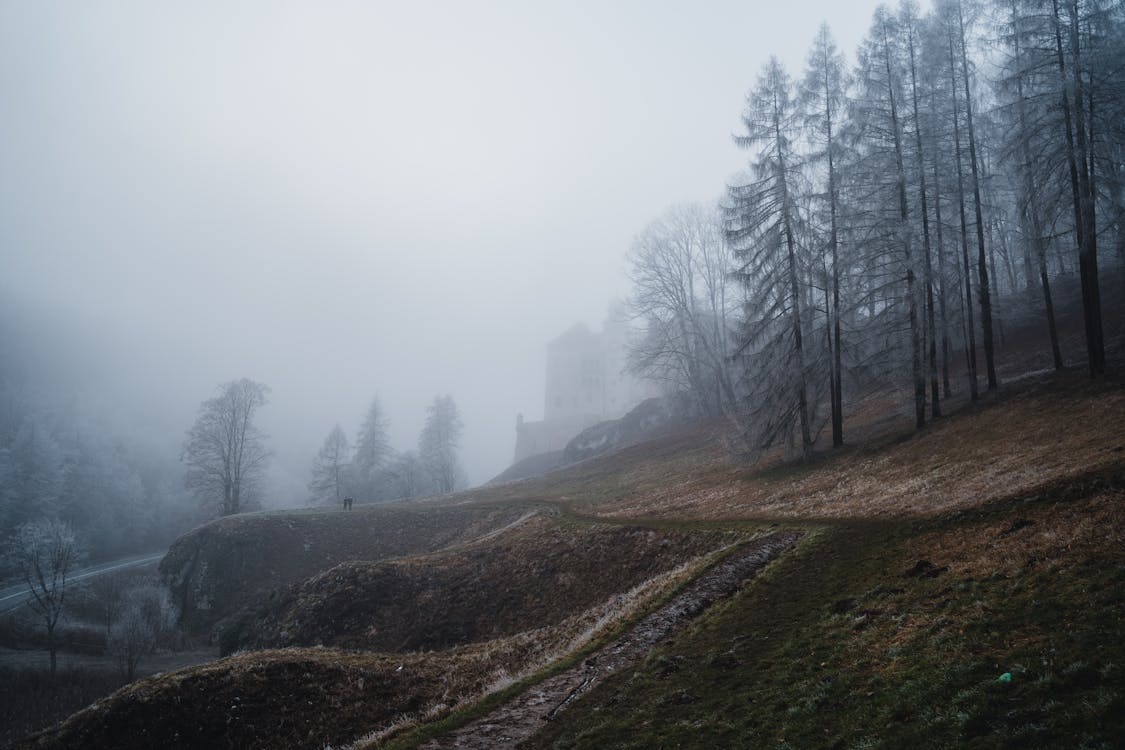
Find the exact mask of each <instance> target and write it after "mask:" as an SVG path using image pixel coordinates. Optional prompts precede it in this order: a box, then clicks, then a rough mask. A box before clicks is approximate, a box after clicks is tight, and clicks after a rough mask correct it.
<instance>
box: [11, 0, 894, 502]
mask: <svg viewBox="0 0 1125 750" xmlns="http://www.w3.org/2000/svg"><path fill="white" fill-rule="evenodd" d="M875 5H876V3H875V2H873V1H871V2H862V3H848V4H843V3H829V2H823V1H818V2H814V1H811V0H809V1H794V2H788V3H783V4H780V3H756V2H745V1H740V2H708V3H688V2H667V3H647V2H627V3H626V2H622V3H612V4H610V3H601V2H557V3H538V2H526V1H523V2H487V3H485V2H475V3H457V2H412V3H360V2H356V3H350V2H332V3H315V4H314V3H275V2H271V3H249V2H237V3H231V2H222V3H199V2H196V3H180V4H177V5H174V6H173V5H171V4H154V3H143V2H101V3H96V4H95V3H84V4H79V3H70V4H61V3H46V2H44V3H39V2H37V3H5V4H3V5H2V6H0V102H2V106H3V111H4V115H3V117H0V294H2V296H3V304H2V308H0V309H2V313H3V315H4V318H5V319H4V325H3V326H2V327H0V331H2V333H3V336H4V337H5V338H6V339H7V341H5V342H2V343H3V346H2V347H0V352H3V356H5V357H6V358H7V357H11V358H18V359H19V362H13V361H12V360H9V361H8V362H6V363H5V367H6V368H7V371H8V372H16V373H22V375H23V376H24V377H26V378H28V379H32V380H35V381H36V382H39V383H54V384H55V385H57V386H58V392H68V393H73V394H74V398H75V399H77V400H81V401H82V402H83V403H84V404H85V405H86V406H87V408H90V409H93V410H96V411H98V412H99V413H102V414H105V415H107V416H106V418H107V419H109V420H110V421H111V423H112V427H113V429H120V430H126V431H131V432H132V433H133V434H135V435H139V436H142V439H145V440H150V441H153V442H155V443H158V444H160V445H166V446H167V447H168V450H171V451H175V450H177V449H178V446H179V445H180V443H181V442H182V440H183V436H184V431H185V430H186V429H187V428H188V427H189V426H190V424H191V421H192V419H193V418H194V415H195V413H196V410H197V408H198V406H199V403H200V402H201V401H202V400H203V399H205V398H208V397H209V396H211V395H212V394H213V393H214V390H215V388H216V386H217V385H218V384H219V383H222V382H225V381H229V380H233V379H236V378H240V377H249V378H252V379H255V380H258V381H261V382H263V383H265V384H267V385H268V386H269V387H270V388H271V394H270V403H269V405H268V406H267V407H266V408H265V409H264V410H263V411H262V413H261V424H262V427H263V428H264V430H265V431H266V432H267V433H269V435H270V438H271V439H270V445H271V447H272V448H273V449H274V450H275V452H276V459H275V463H274V468H273V481H274V487H275V489H274V492H275V496H274V497H273V498H272V504H285V505H294V504H300V503H302V502H303V501H304V498H305V494H304V492H305V491H304V484H305V482H306V481H307V479H308V470H309V464H310V462H311V460H312V457H313V456H314V455H315V453H316V450H317V448H318V447H319V446H320V444H321V442H322V441H323V440H324V437H325V435H327V433H328V432H329V430H330V429H331V428H332V426H333V425H334V424H336V423H339V424H340V425H341V426H342V427H343V428H344V430H345V431H346V432H347V434H348V436H349V437H352V438H354V436H355V432H356V430H357V428H358V427H359V423H360V420H361V419H362V417H363V414H364V412H365V410H366V408H367V405H368V404H369V402H370V400H371V399H372V397H374V396H376V395H377V396H378V397H379V399H380V401H381V402H382V405H383V408H384V410H385V411H386V414H387V417H388V419H389V432H390V436H391V439H392V442H393V444H394V447H395V448H396V449H399V450H402V449H406V448H410V447H413V445H414V444H415V441H416V440H417V436H418V433H419V430H420V429H421V426H422V423H423V420H424V418H425V409H426V406H427V405H428V404H429V403H430V402H431V400H432V399H433V397H434V396H435V395H437V394H445V393H448V394H451V395H452V396H453V398H454V399H455V400H456V403H457V405H458V406H459V408H460V411H461V415H462V417H463V420H464V423H465V433H464V438H463V441H462V445H461V459H462V461H463V463H464V465H465V468H466V470H467V472H468V477H469V480H470V481H471V482H472V483H474V484H475V483H480V482H483V481H487V480H488V479H489V478H490V477H492V476H494V475H495V474H497V473H498V472H500V471H501V470H502V469H504V468H505V467H506V466H507V465H508V464H509V463H510V462H511V458H512V451H513V447H514V441H515V429H514V425H515V419H516V415H517V414H518V413H522V414H523V415H524V416H525V417H526V418H528V419H538V418H540V417H541V416H542V410H543V403H542V402H543V378H544V352H545V349H544V347H545V344H546V342H547V341H548V340H549V339H551V338H553V337H554V336H556V335H557V334H559V333H561V332H562V331H564V330H565V329H567V328H568V327H570V326H571V325H572V324H574V323H575V322H579V321H582V322H585V323H586V324H587V325H589V326H590V327H591V328H598V327H599V326H600V325H601V323H602V319H603V318H604V316H605V314H606V311H607V308H608V306H609V304H610V302H611V300H613V299H615V298H619V297H621V296H623V295H626V294H627V293H628V285H627V282H626V279H625V275H624V262H623V255H624V253H625V252H626V251H627V249H628V247H629V245H630V242H631V239H632V237H633V236H634V235H635V234H636V233H637V232H638V231H640V230H641V229H642V228H643V227H644V225H645V224H646V223H647V222H648V221H649V220H650V219H652V218H653V217H654V216H656V215H657V214H658V213H659V212H660V211H662V210H663V209H664V208H665V207H666V206H668V205H670V204H673V203H677V202H681V201H710V200H715V199H717V198H718V197H720V196H721V194H722V192H723V190H724V185H725V183H726V181H727V179H728V178H729V177H730V175H731V174H732V173H734V172H736V171H738V170H739V169H740V168H742V167H743V165H744V163H745V156H744V154H742V153H740V152H739V151H738V150H737V149H736V148H735V146H734V145H733V142H732V139H731V133H733V132H735V131H736V130H737V129H738V127H739V124H740V121H739V116H740V113H741V112H742V109H743V105H744V97H745V94H746V91H747V90H748V88H749V87H750V86H751V85H752V84H753V82H754V80H755V78H756V76H757V74H758V71H759V69H760V68H761V66H762V65H763V63H764V62H765V61H766V59H767V58H768V56H769V54H771V53H776V54H778V55H779V56H780V57H781V58H782V60H783V61H784V62H785V63H786V65H787V66H788V67H789V69H790V72H791V74H794V75H795V74H797V73H799V71H800V70H801V68H802V67H803V63H804V56H805V53H806V50H807V49H808V46H809V43H810V42H811V40H812V37H813V35H814V33H815V31H816V26H817V22H818V21H819V20H825V21H827V22H828V23H829V24H830V26H831V28H832V31H833V33H834V35H835V36H836V38H837V41H838V43H839V45H840V47H841V49H844V50H853V49H855V47H856V44H857V42H858V40H859V39H860V37H861V35H862V34H863V32H864V31H865V30H866V27H867V24H868V22H869V19H870V17H871V11H872V9H873V8H874V6H875Z"/></svg>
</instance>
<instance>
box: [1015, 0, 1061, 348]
mask: <svg viewBox="0 0 1125 750" xmlns="http://www.w3.org/2000/svg"><path fill="white" fill-rule="evenodd" d="M1018 23H1019V13H1018V8H1017V5H1016V3H1015V2H1013V3H1012V30H1013V39H1014V45H1015V63H1016V112H1017V115H1018V117H1019V127H1020V150H1021V152H1022V154H1021V155H1022V157H1023V189H1024V193H1025V199H1024V210H1023V211H1021V212H1020V213H1021V214H1022V215H1024V216H1025V217H1026V220H1027V223H1028V224H1029V225H1030V227H1029V228H1030V230H1031V242H1028V243H1025V246H1026V247H1028V248H1034V254H1035V258H1036V260H1037V265H1038V270H1039V283H1040V286H1041V287H1042V290H1043V306H1044V308H1045V313H1046V317H1047V331H1048V335H1049V337H1050V341H1051V357H1052V359H1053V361H1054V366H1055V369H1056V370H1061V369H1063V358H1062V351H1061V350H1060V349H1059V333H1058V328H1057V326H1056V325H1055V306H1054V304H1053V302H1052V301H1051V278H1050V274H1048V273H1047V248H1046V238H1045V237H1044V236H1043V222H1042V219H1041V218H1040V215H1039V192H1038V188H1037V186H1036V184H1035V170H1034V165H1033V161H1032V155H1031V133H1030V132H1029V131H1028V125H1027V108H1026V100H1025V98H1024V93H1023V77H1024V75H1023V52H1022V48H1021V47H1020V35H1019V27H1018ZM1031 254H1032V253H1031V252H1030V250H1029V251H1028V252H1025V253H1024V256H1025V258H1026V259H1027V260H1028V261H1029V262H1030V258H1031ZM1028 273H1029V274H1030V269H1028ZM1031 283H1032V281H1031V277H1030V275H1029V276H1028V287H1029V288H1030V286H1031Z"/></svg>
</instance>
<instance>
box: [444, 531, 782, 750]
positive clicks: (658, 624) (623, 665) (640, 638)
mask: <svg viewBox="0 0 1125 750" xmlns="http://www.w3.org/2000/svg"><path fill="white" fill-rule="evenodd" d="M800 537H801V534H800V532H797V531H784V532H778V533H775V534H772V535H770V536H767V537H763V538H761V539H755V540H753V541H750V542H747V543H745V544H744V545H743V546H742V547H741V548H740V549H738V550H736V551H735V552H734V553H732V554H731V555H729V556H727V558H726V559H724V560H723V561H722V562H720V563H718V564H717V565H715V566H714V567H712V568H711V569H709V570H708V571H707V572H705V573H703V574H702V575H701V576H699V577H698V578H696V579H695V580H694V581H693V582H692V583H690V584H689V585H688V586H687V588H685V589H684V590H683V591H681V592H680V593H679V594H677V595H676V596H675V597H674V598H673V599H672V600H671V601H670V602H668V604H666V605H664V606H663V607H661V608H660V609H659V610H657V611H656V612H654V613H652V614H651V615H649V616H648V617H646V618H644V619H643V620H641V621H640V622H639V623H637V624H636V625H635V626H634V627H633V628H632V629H631V630H629V632H627V633H626V634H624V635H623V636H621V637H620V638H618V639H617V640H616V641H614V642H613V643H611V644H609V645H608V646H606V647H605V648H603V649H601V650H600V651H598V652H597V653H596V654H594V655H593V656H591V657H590V658H588V659H586V660H585V661H583V662H582V663H581V664H578V665H576V666H574V667H571V668H570V669H568V670H567V671H565V672H562V673H561V674H558V675H555V676H554V677H550V678H548V679H546V680H544V681H542V682H540V683H538V684H537V685H534V686H533V687H531V688H529V689H528V690H527V691H526V692H524V693H522V694H521V695H519V696H517V697H516V698H514V699H513V700H511V701H509V702H508V703H507V704H505V705H503V706H501V707H500V708H498V709H496V710H495V711H493V712H492V713H490V714H488V715H486V716H484V717H482V718H480V719H477V720H476V721H474V722H472V723H470V724H466V725H465V726H463V727H461V728H460V729H457V730H455V731H453V732H451V733H450V734H447V735H445V736H444V737H439V738H437V739H435V740H431V741H430V742H427V743H426V744H424V745H422V748H424V750H440V749H441V748H467V749H469V750H495V749H496V748H513V747H515V746H516V745H518V744H519V743H521V742H523V741H524V740H526V739H528V738H529V737H531V736H532V735H533V734H535V732H536V731H538V729H539V728H540V727H541V726H543V722H544V721H550V720H551V719H553V718H554V717H555V716H557V715H558V714H559V713H560V712H562V711H565V710H566V709H567V707H568V706H569V705H570V704H571V703H572V702H573V701H574V700H575V699H576V698H578V697H579V696H581V695H582V694H583V693H585V692H587V691H588V690H590V689H591V688H593V687H595V686H596V685H598V684H599V683H600V682H602V681H603V680H604V679H606V677H608V676H609V675H611V674H613V673H615V672H619V671H621V670H622V669H627V668H629V667H631V666H633V665H635V664H637V663H639V662H640V661H641V660H642V659H643V658H644V657H645V655H646V654H647V653H648V652H649V651H650V650H651V649H652V648H653V647H654V646H655V645H657V644H658V643H659V642H660V641H661V640H663V639H665V638H667V637H668V636H669V635H671V634H672V633H674V632H676V631H678V630H680V629H681V628H683V627H684V626H685V625H687V623H688V622H689V621H690V620H692V619H693V618H694V617H696V616H697V615H699V614H700V613H702V612H703V611H704V610H706V609H707V608H708V607H709V606H711V604H713V603H714V602H715V601H717V600H719V599H722V598H724V597H727V596H730V595H731V594H733V593H735V592H736V591H738V590H739V589H740V588H741V587H742V585H743V584H744V583H745V582H746V581H748V580H749V579H751V578H753V577H754V576H755V575H756V574H757V573H758V572H759V571H760V570H762V569H763V568H764V567H766V565H768V564H769V563H770V562H771V561H773V560H774V559H775V558H777V557H778V556H779V555H780V554H781V553H782V552H784V551H785V550H787V549H789V548H790V547H792V546H793V544H794V543H796V541H797V540H798V539H799V538H800Z"/></svg>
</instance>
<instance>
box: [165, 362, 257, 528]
mask: <svg viewBox="0 0 1125 750" xmlns="http://www.w3.org/2000/svg"><path fill="white" fill-rule="evenodd" d="M268 393H269V388H267V387H266V386H264V385H262V384H261V383H256V382H254V381H253V380H249V379H247V378H242V379H241V380H234V381H231V382H229V383H225V384H223V385H222V386H220V387H219V392H218V394H217V395H215V396H214V397H213V398H209V399H207V400H206V401H204V402H203V404H202V405H200V407H199V416H198V417H197V418H196V420H195V424H194V425H192V428H191V429H190V430H188V434H187V439H186V440H185V441H184V447H183V453H182V455H181V458H182V460H183V462H184V463H185V464H187V474H186V476H185V483H186V485H187V487H188V488H189V489H191V490H192V491H193V492H194V493H195V494H196V497H197V498H198V499H199V500H200V502H201V503H202V504H203V505H204V506H206V507H212V508H217V509H218V512H219V514H220V515H223V516H229V515H232V514H234V513H241V512H242V511H243V510H246V509H248V508H250V507H253V506H254V505H256V504H258V502H259V501H258V497H257V495H258V492H259V490H260V487H261V482H262V479H263V478H264V476H265V471H266V467H267V466H268V464H269V460H270V458H271V457H272V456H273V454H272V452H271V451H270V450H269V449H268V448H266V443H265V441H266V436H265V435H264V434H263V433H262V432H261V430H259V429H258V426H257V425H256V424H255V423H254V417H255V416H256V415H257V413H258V410H259V409H261V408H262V407H263V406H265V404H266V397H267V395H268Z"/></svg>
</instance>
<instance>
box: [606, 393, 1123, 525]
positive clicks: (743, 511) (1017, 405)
mask: <svg viewBox="0 0 1125 750" xmlns="http://www.w3.org/2000/svg"><path fill="white" fill-rule="evenodd" d="M1123 423H1125V391H1123V390H1121V389H1120V388H1119V387H1115V386H1107V385H1101V386H1098V385H1090V384H1088V383H1087V382H1085V381H1083V382H1081V383H1077V384H1075V383H1071V384H1068V385H1066V386H1063V387H1045V388H1038V389H1032V390H1030V391H1025V392H1023V393H1019V394H1017V395H1015V396H1012V397H1010V398H1008V399H1007V400H1005V401H1004V402H1001V403H996V404H991V405H987V406H985V407H983V408H978V409H976V410H972V411H966V412H965V413H962V414H960V415H957V416H956V417H954V418H950V419H944V420H941V421H939V422H937V423H934V424H932V425H931V426H929V427H927V428H926V430H924V431H922V432H919V433H916V434H913V435H911V436H909V437H907V438H906V439H904V440H901V441H899V442H897V443H892V444H890V445H883V446H871V447H866V448H851V449H845V450H843V451H841V452H840V453H838V454H836V455H834V456H832V457H830V458H827V459H823V460H820V461H819V462H816V463H813V464H811V465H807V466H805V465H800V464H790V465H786V466H781V467H774V468H772V469H767V470H765V471H758V472H753V473H749V474H747V473H746V472H745V471H743V472H739V471H738V470H736V469H733V468H728V469H726V470H719V471H715V470H711V471H709V472H707V473H705V474H701V475H696V476H689V477H687V478H680V479H679V481H675V482H671V483H668V484H665V485H663V486H656V487H652V486H645V487H638V488H637V490H636V491H635V492H633V493H630V494H627V495H625V496H623V497H621V498H620V499H617V500H616V501H614V502H610V503H605V504H602V505H599V506H596V507H592V508H589V509H588V512H592V513H595V514H599V515H605V516H608V517H638V516H657V517H679V518H684V517H689V518H755V517H779V518H781V517H785V518H793V517H800V518H809V519H815V518H903V517H918V516H929V515H935V514H940V513H944V512H948V511H951V510H958V509H964V508H969V507H974V506H979V505H982V504H984V503H987V502H990V501H993V500H997V499H1000V498H1005V497H1013V496H1017V495H1020V494H1024V493H1027V492H1029V491H1032V490H1034V489H1036V488H1038V487H1041V486H1044V485H1047V484H1051V483H1058V482H1065V481H1069V480H1073V479H1077V478H1079V477H1083V476H1087V475H1090V474H1096V473H1114V472H1121V471H1125V436H1123V435H1122V428H1121V425H1122V424H1123Z"/></svg>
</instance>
